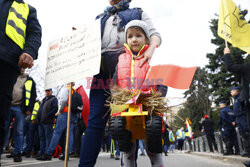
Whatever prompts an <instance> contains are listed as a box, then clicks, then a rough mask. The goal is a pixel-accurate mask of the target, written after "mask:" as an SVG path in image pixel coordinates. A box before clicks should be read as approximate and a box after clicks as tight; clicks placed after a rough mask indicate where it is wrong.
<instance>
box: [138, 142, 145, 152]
mask: <svg viewBox="0 0 250 167" xmlns="http://www.w3.org/2000/svg"><path fill="white" fill-rule="evenodd" d="M144 143H145V142H144V141H143V140H139V147H140V150H141V153H142V154H144V155H145V151H144Z"/></svg>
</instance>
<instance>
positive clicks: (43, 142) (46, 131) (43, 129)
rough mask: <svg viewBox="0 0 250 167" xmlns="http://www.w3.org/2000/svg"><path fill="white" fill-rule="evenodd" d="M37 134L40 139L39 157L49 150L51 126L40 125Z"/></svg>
mask: <svg viewBox="0 0 250 167" xmlns="http://www.w3.org/2000/svg"><path fill="white" fill-rule="evenodd" d="M38 133H39V139H40V153H39V155H43V154H44V153H45V152H46V151H47V150H48V148H49V144H50V141H51V137H52V134H53V124H43V123H42V124H40V125H39V126H38Z"/></svg>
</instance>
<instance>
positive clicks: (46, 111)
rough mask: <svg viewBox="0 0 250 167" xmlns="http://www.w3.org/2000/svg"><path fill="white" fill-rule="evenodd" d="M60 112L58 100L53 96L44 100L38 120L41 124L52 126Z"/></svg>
mask: <svg viewBox="0 0 250 167" xmlns="http://www.w3.org/2000/svg"><path fill="white" fill-rule="evenodd" d="M57 110H58V100H57V98H56V97H55V96H54V95H52V96H49V97H48V98H46V97H45V98H43V100H42V104H41V105H40V108H39V110H38V113H37V120H38V122H39V123H43V124H52V123H53V122H54V119H55V114H56V112H57Z"/></svg>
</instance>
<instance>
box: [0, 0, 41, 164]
mask: <svg viewBox="0 0 250 167" xmlns="http://www.w3.org/2000/svg"><path fill="white" fill-rule="evenodd" d="M0 16H1V17H0V78H1V82H0V155H1V153H2V147H3V141H4V136H5V130H4V121H5V120H6V119H7V118H8V111H9V107H10V104H11V99H12V91H13V86H14V84H15V82H16V79H17V76H18V75H19V73H20V67H21V68H31V67H32V66H33V60H34V59H36V58H37V56H38V49H39V47H40V45H41V34H42V33H41V26H40V24H39V22H38V20H37V14H36V10H35V8H33V7H32V6H30V5H28V4H27V3H25V2H24V1H23V0H1V1H0ZM0 164H1V163H0Z"/></svg>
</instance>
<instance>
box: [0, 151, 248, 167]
mask: <svg viewBox="0 0 250 167" xmlns="http://www.w3.org/2000/svg"><path fill="white" fill-rule="evenodd" d="M163 161H164V165H165V166H164V167H244V165H242V164H241V163H239V162H236V161H235V162H234V161H233V162H232V161H228V160H226V159H224V160H220V159H213V158H211V157H204V156H197V155H193V154H184V153H169V156H164V155H163ZM1 162H2V167H63V166H64V161H61V160H59V159H52V161H37V160H35V159H34V158H23V161H22V162H19V163H15V162H13V159H8V158H6V155H2V161H1ZM78 163H79V159H77V158H70V160H69V162H68V166H69V167H78ZM95 167H120V160H114V159H111V158H110V155H109V154H108V153H100V155H99V157H98V159H97V163H96V165H95ZM138 167H151V165H150V161H149V159H148V157H147V156H139V159H138Z"/></svg>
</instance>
